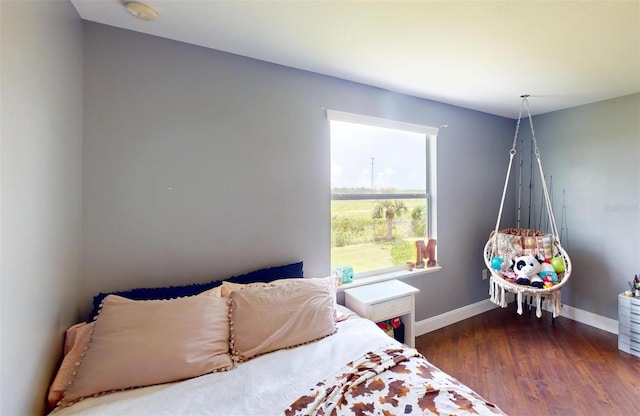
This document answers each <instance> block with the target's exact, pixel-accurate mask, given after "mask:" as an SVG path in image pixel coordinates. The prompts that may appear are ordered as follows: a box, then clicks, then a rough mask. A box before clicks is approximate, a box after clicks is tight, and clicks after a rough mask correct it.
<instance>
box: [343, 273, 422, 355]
mask: <svg viewBox="0 0 640 416" xmlns="http://www.w3.org/2000/svg"><path fill="white" fill-rule="evenodd" d="M418 292H420V289H417V288H415V287H413V286H411V285H408V284H406V283H403V282H401V281H399V280H387V281H385V282H380V283H375V284H371V285H366V286H359V287H354V288H352V289H345V291H344V302H345V306H346V307H347V308H349V309H351V310H352V311H354V312H356V313H357V314H358V315H360V316H362V317H363V318H367V319H370V320H372V321H373V322H380V321H384V320H387V319H391V318H395V317H396V316H399V317H400V320H401V321H402V323H403V324H404V343H405V344H407V345H409V346H410V347H415V332H414V322H415V318H414V311H415V299H414V295H415V294H416V293H418Z"/></svg>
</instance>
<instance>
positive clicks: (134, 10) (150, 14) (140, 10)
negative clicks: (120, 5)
mask: <svg viewBox="0 0 640 416" xmlns="http://www.w3.org/2000/svg"><path fill="white" fill-rule="evenodd" d="M124 7H125V9H127V12H128V13H129V14H130V15H132V16H134V17H137V18H138V19H141V20H147V21H149V22H153V21H154V20H156V19H157V18H158V11H157V10H156V9H154V8H153V7H151V6H148V5H146V4H144V3H139V2H137V1H130V2H127V3H125V5H124Z"/></svg>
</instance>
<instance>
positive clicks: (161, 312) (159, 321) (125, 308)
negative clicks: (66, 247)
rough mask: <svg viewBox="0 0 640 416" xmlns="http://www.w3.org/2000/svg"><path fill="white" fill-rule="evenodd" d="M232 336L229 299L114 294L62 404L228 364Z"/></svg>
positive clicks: (203, 372) (99, 316)
mask: <svg viewBox="0 0 640 416" xmlns="http://www.w3.org/2000/svg"><path fill="white" fill-rule="evenodd" d="M228 342H229V301H228V299H224V298H218V297H212V296H191V297H185V298H178V299H171V300H146V301H135V300H130V299H126V298H123V297H120V296H116V295H109V296H107V297H106V298H105V299H104V301H103V306H102V309H101V311H100V314H99V315H98V318H97V320H96V322H95V328H94V331H93V334H92V335H91V340H90V341H89V348H88V350H87V351H86V353H85V354H84V357H83V358H82V361H81V362H80V363H79V366H78V368H77V374H76V376H75V377H74V379H73V380H72V381H71V383H70V385H69V387H68V388H67V391H66V392H65V394H64V397H63V399H62V405H63V406H64V405H66V404H69V403H72V402H74V401H76V400H78V399H80V398H83V397H87V396H91V395H94V394H98V393H102V392H107V391H112V390H121V389H127V388H131V387H141V386H149V385H154V384H161V383H167V382H171V381H178V380H183V379H186V378H191V377H196V376H200V375H203V374H207V373H210V372H213V371H216V370H225V369H229V368H230V367H231V366H232V361H231V357H230V356H229V353H228V351H229V344H228Z"/></svg>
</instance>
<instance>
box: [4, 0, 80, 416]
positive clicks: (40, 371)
mask: <svg viewBox="0 0 640 416" xmlns="http://www.w3.org/2000/svg"><path fill="white" fill-rule="evenodd" d="M0 15H1V16H0V19H1V38H2V40H1V48H0V49H1V51H2V52H1V54H0V57H1V58H0V61H1V65H0V67H1V91H2V109H1V112H0V117H1V123H0V124H1V126H2V127H1V136H0V137H1V159H0V160H1V162H0V166H1V169H2V175H1V188H0V189H1V193H0V195H1V198H0V201H1V204H0V209H1V212H2V217H1V225H0V227H1V228H0V233H1V238H2V239H1V246H0V256H1V258H0V263H1V273H2V276H1V277H2V284H1V286H0V287H1V290H0V292H1V293H0V299H1V300H0V311H1V312H0V314H1V318H0V327H1V328H2V329H1V339H2V340H1V350H2V351H1V352H2V357H1V359H0V361H1V365H0V374H2V385H1V386H0V392H1V394H2V397H1V398H0V414H2V415H30V414H39V413H42V411H43V407H44V400H45V395H46V391H47V387H48V384H49V382H50V381H51V376H52V373H53V371H54V367H55V365H56V363H57V360H58V357H59V354H60V350H61V348H62V339H63V331H64V330H65V329H66V328H67V327H68V326H69V325H70V324H72V323H73V322H75V321H76V320H77V319H78V316H79V315H78V301H77V298H78V291H79V285H80V268H81V259H80V258H81V230H80V228H81V216H82V213H81V202H82V200H81V189H82V187H81V178H82V176H81V175H82V23H81V21H80V19H79V17H78V16H77V14H76V12H75V9H74V8H73V6H72V5H71V4H70V3H69V2H67V1H64V2H60V1H51V2H27V1H2V2H0Z"/></svg>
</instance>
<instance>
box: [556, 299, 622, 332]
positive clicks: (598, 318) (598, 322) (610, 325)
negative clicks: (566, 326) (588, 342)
mask: <svg viewBox="0 0 640 416" xmlns="http://www.w3.org/2000/svg"><path fill="white" fill-rule="evenodd" d="M560 316H564V317H565V318H569V319H573V320H574V321H577V322H580V323H583V324H586V325H589V326H592V327H594V328H598V329H602V330H603V331H607V332H611V333H612V334H616V335H618V321H617V320H615V319H611V318H607V317H606V316H602V315H597V314H595V313H592V312H589V311H585V310H583V309H578V308H574V307H573V306H569V305H562V312H561V313H560Z"/></svg>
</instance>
